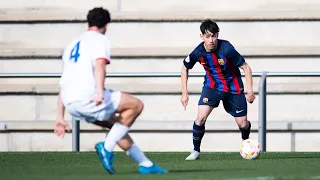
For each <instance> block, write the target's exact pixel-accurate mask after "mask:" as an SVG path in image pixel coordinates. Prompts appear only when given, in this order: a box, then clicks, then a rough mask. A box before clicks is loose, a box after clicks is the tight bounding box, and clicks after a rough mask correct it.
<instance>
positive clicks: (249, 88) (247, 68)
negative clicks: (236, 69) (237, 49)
mask: <svg viewBox="0 0 320 180" xmlns="http://www.w3.org/2000/svg"><path fill="white" fill-rule="evenodd" d="M240 68H241V69H242V70H243V72H244V76H245V78H246V84H247V93H248V94H249V93H252V94H253V80H252V70H251V68H250V66H249V64H247V63H246V62H244V63H243V64H242V66H240Z"/></svg>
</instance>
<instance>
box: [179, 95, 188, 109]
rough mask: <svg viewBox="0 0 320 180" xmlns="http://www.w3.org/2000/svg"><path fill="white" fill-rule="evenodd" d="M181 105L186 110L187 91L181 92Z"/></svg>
mask: <svg viewBox="0 0 320 180" xmlns="http://www.w3.org/2000/svg"><path fill="white" fill-rule="evenodd" d="M180 101H181V103H182V106H183V107H184V110H186V108H187V105H188V102H189V95H188V93H183V94H182V96H181V99H180Z"/></svg>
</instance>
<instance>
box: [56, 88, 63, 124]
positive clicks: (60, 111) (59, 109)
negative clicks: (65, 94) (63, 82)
mask: <svg viewBox="0 0 320 180" xmlns="http://www.w3.org/2000/svg"><path fill="white" fill-rule="evenodd" d="M64 112H65V107H64V105H63V103H62V99H61V94H60V92H59V95H58V102H57V120H64Z"/></svg>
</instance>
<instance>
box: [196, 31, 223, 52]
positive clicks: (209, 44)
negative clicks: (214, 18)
mask: <svg viewBox="0 0 320 180" xmlns="http://www.w3.org/2000/svg"><path fill="white" fill-rule="evenodd" d="M200 36H201V39H202V40H203V42H204V45H205V47H206V48H207V49H210V50H214V49H216V48H217V45H218V36H219V33H215V34H213V33H212V32H210V31H208V30H206V32H205V34H201V35H200Z"/></svg>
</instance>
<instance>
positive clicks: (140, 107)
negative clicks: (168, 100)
mask: <svg viewBox="0 0 320 180" xmlns="http://www.w3.org/2000/svg"><path fill="white" fill-rule="evenodd" d="M143 108H144V104H143V102H142V101H141V100H139V99H137V103H136V108H135V110H136V113H137V114H138V115H139V114H140V113H141V112H142V110H143Z"/></svg>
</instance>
